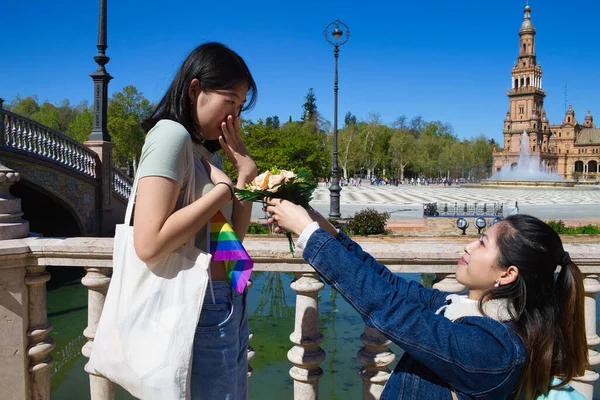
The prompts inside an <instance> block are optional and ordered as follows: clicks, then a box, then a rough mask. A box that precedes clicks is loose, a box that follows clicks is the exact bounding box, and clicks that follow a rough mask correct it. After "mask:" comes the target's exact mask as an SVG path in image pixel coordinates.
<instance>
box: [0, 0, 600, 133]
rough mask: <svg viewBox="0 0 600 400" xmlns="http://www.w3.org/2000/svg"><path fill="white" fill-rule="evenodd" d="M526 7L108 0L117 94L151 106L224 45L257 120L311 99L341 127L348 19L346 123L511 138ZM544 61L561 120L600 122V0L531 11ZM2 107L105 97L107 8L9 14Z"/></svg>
mask: <svg viewBox="0 0 600 400" xmlns="http://www.w3.org/2000/svg"><path fill="white" fill-rule="evenodd" d="M524 6H525V1H524V0H523V1H522V0H501V1H500V0H499V1H490V0H483V1H477V2H476V1H471V0H453V1H449V0H429V1H427V2H424V1H421V2H418V1H410V2H408V1H403V0H400V1H394V2H392V1H390V2H382V1H376V0H375V1H370V2H358V1H346V2H339V1H329V2H324V1H319V2H317V1H312V0H304V1H292V2H285V1H248V0H246V1H237V0H231V1H220V2H211V3H209V2H205V1H188V0H171V1H169V2H164V1H162V2H159V1H155V0H144V1H141V0H121V1H115V0H108V46H109V47H108V50H107V55H108V56H109V57H110V58H111V60H110V63H109V64H108V65H107V70H108V72H109V73H110V74H111V75H112V76H113V77H114V79H113V80H112V81H111V83H110V85H109V94H112V93H114V92H115V91H120V90H121V89H122V88H123V87H124V86H127V85H134V86H136V87H137V88H138V89H139V90H140V91H142V92H143V93H144V95H145V96H146V97H148V98H149V99H150V100H151V101H158V100H159V99H160V98H161V97H162V95H163V94H164V91H165V89H166V88H167V86H168V85H169V83H170V81H171V78H172V77H173V75H174V73H175V71H176V69H177V68H178V67H179V65H180V63H181V62H182V61H183V59H184V58H185V56H186V55H187V54H188V52H189V51H190V50H192V49H193V48H194V47H195V46H196V45H198V44H200V43H203V42H206V41H220V42H223V43H225V44H227V45H228V46H230V47H231V48H232V49H234V50H235V51H237V52H238V53H240V55H242V57H244V59H245V60H246V62H247V63H248V65H249V67H250V69H251V71H252V73H253V74H254V77H255V79H256V81H257V83H258V86H259V98H258V104H257V106H256V107H255V109H254V110H252V111H251V112H250V113H249V114H247V115H246V117H247V118H248V117H249V118H251V119H254V120H256V119H258V118H265V117H267V116H270V115H279V116H280V119H281V120H282V121H285V120H287V119H288V117H289V116H290V115H292V117H293V118H294V119H298V118H299V117H300V115H301V112H302V109H301V105H302V103H303V98H304V96H305V95H306V92H307V90H308V88H311V87H312V88H314V90H315V93H316V96H317V105H318V109H319V111H320V112H321V113H323V114H324V116H325V117H326V118H327V119H328V120H330V121H333V71H334V59H333V46H331V45H329V44H328V43H327V42H326V41H325V39H324V37H323V30H324V28H325V26H326V25H327V24H328V23H329V22H331V21H333V20H335V19H340V20H341V21H343V22H344V23H346V24H347V25H348V26H349V27H350V30H351V38H350V40H349V41H348V43H346V44H345V45H343V46H342V47H341V49H340V60H339V61H340V64H339V80H340V91H339V114H340V118H339V121H340V122H339V124H340V126H341V125H342V122H343V116H344V114H345V113H346V111H351V112H353V113H354V114H356V115H357V116H358V117H359V118H364V117H366V116H367V114H368V113H369V112H379V113H380V114H381V116H382V118H383V120H384V121H386V122H392V121H393V120H394V119H396V117H398V116H399V115H402V114H404V115H407V116H408V117H409V118H410V117H412V116H414V115H421V116H422V117H423V118H424V119H425V120H428V121H429V120H441V121H444V122H449V123H451V124H452V126H453V127H454V130H455V133H456V134H457V135H458V136H459V137H460V138H470V137H472V136H474V135H478V134H480V133H483V134H485V135H486V136H488V137H493V138H495V139H496V140H497V141H501V138H502V134H501V130H502V121H503V118H504V115H505V113H506V111H507V109H508V99H507V97H506V90H507V89H508V88H509V87H510V71H511V67H512V65H513V63H514V62H515V60H516V58H517V54H518V40H519V37H518V30H519V27H520V25H521V22H522V20H523V8H524ZM530 6H531V7H532V10H533V11H532V20H533V23H534V26H535V28H536V30H537V35H536V53H537V56H538V63H540V64H541V66H542V69H543V74H544V77H543V84H544V89H545V90H546V92H547V94H548V95H547V97H546V100H545V108H546V111H547V114H548V118H549V119H550V122H551V123H558V122H560V121H562V117H563V115H564V112H565V85H567V88H568V89H567V98H568V102H569V103H572V104H573V107H574V109H575V111H576V116H577V117H578V118H579V119H580V120H583V117H584V115H585V114H586V113H587V110H588V109H591V110H592V114H593V115H595V116H596V121H597V124H598V125H600V96H599V94H600V74H599V73H598V71H599V68H600V67H599V66H600V51H599V49H598V43H599V41H600V33H598V30H597V23H594V19H595V20H597V18H598V15H600V2H598V1H596V0H570V1H569V2H567V1H565V0H560V1H559V0H543V1H542V0H531V1H530ZM2 17H3V18H2V33H1V34H0V54H1V55H2V56H1V58H0V97H2V98H4V99H5V100H11V99H12V98H14V97H15V95H17V94H20V95H21V96H22V97H24V96H27V95H33V94H37V95H38V98H39V100H48V101H50V102H53V103H58V102H60V101H61V100H62V99H64V98H68V99H70V100H71V102H72V103H78V102H80V101H81V100H84V99H87V100H89V101H90V102H91V100H92V80H91V78H90V77H89V74H90V73H92V72H93V71H94V70H95V68H96V65H95V63H94V60H93V56H94V55H95V54H96V47H95V45H96V40H97V23H98V1H97V0H55V1H48V0H22V1H19V2H17V1H6V2H3V5H2Z"/></svg>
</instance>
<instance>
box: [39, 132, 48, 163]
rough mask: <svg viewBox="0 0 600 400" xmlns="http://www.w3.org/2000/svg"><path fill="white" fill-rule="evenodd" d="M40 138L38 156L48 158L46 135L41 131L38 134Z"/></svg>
mask: <svg viewBox="0 0 600 400" xmlns="http://www.w3.org/2000/svg"><path fill="white" fill-rule="evenodd" d="M40 137H41V149H40V154H41V155H42V156H44V157H48V156H49V153H48V133H47V132H45V131H42V132H41V134H40Z"/></svg>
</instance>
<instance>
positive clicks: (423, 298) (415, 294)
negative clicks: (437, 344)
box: [337, 231, 449, 311]
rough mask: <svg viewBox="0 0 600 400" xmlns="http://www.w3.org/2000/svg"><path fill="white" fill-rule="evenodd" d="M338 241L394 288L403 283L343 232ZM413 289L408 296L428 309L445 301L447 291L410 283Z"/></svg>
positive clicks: (435, 308) (437, 306)
mask: <svg viewBox="0 0 600 400" xmlns="http://www.w3.org/2000/svg"><path fill="white" fill-rule="evenodd" d="M337 240H338V242H340V244H341V245H342V246H344V247H345V248H346V249H347V250H348V251H349V252H350V253H352V255H354V257H356V258H358V259H359V260H360V261H362V262H363V263H364V264H365V265H368V266H369V267H371V269H373V271H375V272H376V273H377V274H378V275H380V276H381V277H382V278H383V279H385V280H386V281H388V282H389V284H390V285H392V286H393V287H394V288H396V287H397V286H398V285H399V284H405V283H406V281H405V280H404V279H402V278H400V277H399V276H397V275H394V274H393V273H392V272H391V271H390V270H389V269H388V268H387V267H386V266H385V265H383V264H380V263H378V262H377V260H375V258H374V257H373V256H372V255H370V254H369V253H367V252H366V251H364V250H363V249H362V247H360V245H359V244H358V243H356V242H355V241H353V240H352V239H350V237H348V235H346V234H345V233H344V232H342V231H340V232H339V233H338V237H337ZM411 283H412V282H411ZM412 286H413V287H414V289H416V290H412V291H411V292H410V293H409V298H410V299H411V300H413V301H419V302H421V303H422V304H424V305H426V306H427V307H428V308H429V309H430V310H433V311H436V310H438V309H439V308H440V307H441V306H442V305H444V303H445V301H446V296H447V295H448V294H449V293H444V292H440V291H439V290H434V289H427V288H424V287H423V286H421V285H418V284H415V285H412Z"/></svg>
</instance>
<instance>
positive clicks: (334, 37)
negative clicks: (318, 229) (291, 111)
mask: <svg viewBox="0 0 600 400" xmlns="http://www.w3.org/2000/svg"><path fill="white" fill-rule="evenodd" d="M323 34H324V35H325V40H327V42H328V43H329V44H332V45H333V57H334V58H335V75H334V79H333V162H332V168H331V169H332V171H331V172H332V174H333V176H332V180H331V186H329V192H330V193H329V201H330V203H329V216H330V217H331V218H339V217H341V214H340V192H341V191H342V188H341V187H340V177H339V174H338V147H337V143H338V142H337V134H338V132H337V119H338V118H337V115H338V58H339V53H340V46H341V45H343V44H344V43H346V42H347V41H348V39H350V29H348V26H347V25H346V24H344V23H343V22H341V21H339V20H335V21H334V22H332V23H330V24H329V25H327V27H326V28H325V31H324V32H323Z"/></svg>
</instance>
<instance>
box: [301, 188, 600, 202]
mask: <svg viewBox="0 0 600 400" xmlns="http://www.w3.org/2000/svg"><path fill="white" fill-rule="evenodd" d="M341 195H342V197H341V203H342V204H349V205H351V204H372V205H376V204H381V205H421V204H422V203H475V202H477V203H512V204H514V202H515V201H518V202H519V205H538V204H553V205H560V204H567V205H572V204H597V205H600V187H599V186H589V187H587V186H582V187H573V188H543V189H542V188H527V189H524V188H467V187H460V186H437V185H429V186H412V185H399V186H390V185H367V186H356V187H355V186H344V187H343V188H342V193H341ZM313 202H314V203H327V204H329V189H328V188H327V187H324V186H319V188H318V189H317V190H316V191H315V194H314V196H313Z"/></svg>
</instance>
